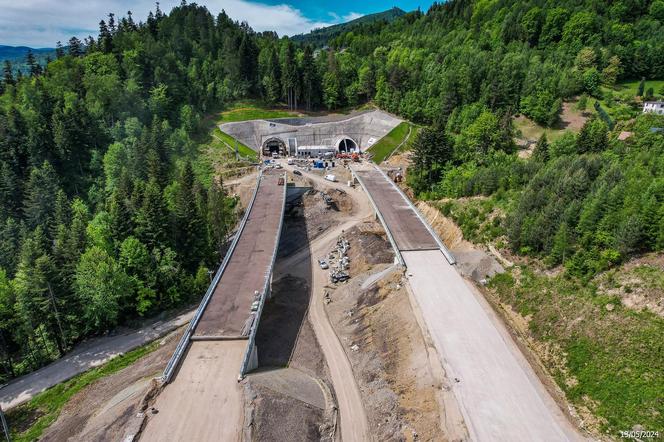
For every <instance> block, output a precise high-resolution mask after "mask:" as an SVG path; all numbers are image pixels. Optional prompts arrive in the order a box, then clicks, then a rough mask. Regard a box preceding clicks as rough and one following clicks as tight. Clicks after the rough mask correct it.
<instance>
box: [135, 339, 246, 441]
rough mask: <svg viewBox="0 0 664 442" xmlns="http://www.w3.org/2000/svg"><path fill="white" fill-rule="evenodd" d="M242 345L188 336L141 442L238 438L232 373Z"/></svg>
mask: <svg viewBox="0 0 664 442" xmlns="http://www.w3.org/2000/svg"><path fill="white" fill-rule="evenodd" d="M246 347H247V341H246V340H238V341H194V342H192V343H191V345H190V346H189V350H188V352H187V355H186V357H185V358H184V361H183V362H182V366H181V367H180V371H179V373H178V374H177V376H176V377H175V380H174V381H173V382H172V383H170V384H168V385H167V386H166V387H165V388H164V391H162V392H161V394H159V396H158V397H157V400H156V402H155V405H154V408H155V409H156V410H157V411H158V412H157V414H152V415H149V418H148V422H147V425H146V426H145V429H144V430H143V432H142V433H141V437H140V440H141V442H143V441H148V442H151V441H154V442H163V441H188V440H189V441H197V442H205V441H210V442H213V441H214V442H217V441H239V440H241V438H242V426H243V422H244V402H243V397H242V387H241V386H240V384H239V383H238V382H237V375H238V367H240V365H241V364H242V358H243V356H244V351H245V349H246ZM213 404H214V405H213ZM148 413H150V411H148Z"/></svg>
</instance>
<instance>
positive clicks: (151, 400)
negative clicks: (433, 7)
mask: <svg viewBox="0 0 664 442" xmlns="http://www.w3.org/2000/svg"><path fill="white" fill-rule="evenodd" d="M400 121H401V120H399V119H398V118H395V117H393V116H391V115H389V114H386V113H384V112H380V111H371V112H362V113H358V114H352V115H351V116H340V117H320V118H310V119H306V118H296V119H294V118H289V119H276V120H255V121H246V122H240V123H227V124H225V125H222V126H221V130H222V131H224V132H225V133H228V134H229V135H231V136H233V137H235V138H236V139H237V140H239V141H240V142H242V143H244V144H245V145H247V146H249V147H251V148H252V149H254V150H256V151H257V152H259V153H260V154H261V155H262V157H263V159H262V161H261V164H260V165H258V166H256V167H254V168H253V170H252V172H251V173H248V174H246V175H245V176H243V177H241V178H238V179H236V180H233V181H231V182H228V183H227V186H228V188H229V191H231V192H233V193H234V194H236V195H238V196H239V197H240V201H241V204H242V206H243V207H244V216H243V218H242V220H241V222H240V224H239V225H238V226H237V229H236V232H235V235H234V236H233V240H232V243H231V244H230V246H229V250H228V253H227V254H226V257H225V258H224V260H223V262H222V263H221V265H220V266H219V268H218V269H217V271H216V274H215V275H214V277H213V278H212V282H211V284H210V287H209V288H208V290H207V292H206V293H205V294H204V295H203V298H202V301H201V303H200V305H199V306H198V307H197V309H196V310H195V312H194V313H193V314H192V317H191V320H190V321H189V322H188V324H187V325H186V326H185V327H182V328H180V329H179V330H177V331H175V332H173V333H171V334H169V335H167V336H166V337H165V338H163V339H162V340H161V342H160V343H159V348H158V349H157V350H156V351H155V352H153V353H151V354H150V355H148V356H147V357H145V358H143V359H141V360H139V361H138V362H137V363H136V364H134V365H133V366H129V367H127V368H126V369H123V370H122V371H120V372H118V373H116V374H114V375H113V376H110V377H108V378H107V379H105V380H104V382H103V383H98V384H94V385H93V386H91V387H90V388H86V389H84V390H82V391H81V392H79V393H77V396H78V397H75V398H74V399H75V400H72V401H71V404H68V405H67V406H66V407H65V409H64V411H63V413H62V414H61V415H60V417H59V418H58V419H57V421H56V422H55V423H54V424H53V425H52V426H51V427H50V429H49V431H48V432H47V433H46V434H45V439H46V440H65V439H66V440H125V441H130V440H140V441H185V440H186V441H221V440H223V441H226V440H229V441H230V440H238V441H239V440H246V441H249V440H261V441H263V440H274V441H285V440H288V441H313V440H323V441H338V440H343V441H367V440H375V441H382V440H395V441H416V440H427V441H428V440H449V441H462V440H477V441H493V440H513V441H536V440H539V441H552V440H556V441H560V440H570V441H571V440H584V439H585V437H584V436H583V435H582V434H581V432H580V431H579V430H578V429H577V424H576V422H575V420H574V417H573V416H570V415H569V413H568V412H567V410H566V409H565V407H564V405H563V403H562V402H561V400H560V398H559V397H558V395H557V392H556V391H554V390H553V389H552V388H551V387H550V385H551V383H550V382H548V381H547V380H546V379H542V377H541V375H539V374H538V372H536V371H535V369H533V367H532V366H531V364H530V363H529V359H528V357H527V355H524V354H523V352H522V350H521V349H520V348H519V346H518V345H517V344H516V343H515V342H514V340H513V338H512V337H511V336H510V334H509V332H508V331H507V329H506V327H505V326H504V325H503V324H502V322H501V320H500V319H499V318H498V316H497V315H496V314H495V313H494V312H493V311H492V309H491V307H490V306H489V304H488V303H487V302H486V301H485V300H484V298H483V296H482V294H481V292H480V291H479V290H478V288H477V285H478V283H479V282H480V281H485V280H486V279H487V278H490V277H491V276H492V275H493V274H495V273H498V272H501V271H502V267H501V265H500V263H498V262H497V261H496V260H494V259H493V258H491V257H489V256H488V255H486V254H483V253H482V252H479V251H477V250H471V249H470V248H469V246H468V244H467V243H464V242H463V241H461V240H458V237H459V236H460V235H456V237H455V235H454V233H453V229H450V228H449V226H447V225H445V224H444V223H442V222H440V220H439V219H438V218H437V217H436V215H435V214H433V213H431V212H429V211H428V210H427V208H426V207H423V206H419V207H416V206H415V205H414V204H413V203H412V202H411V200H410V199H409V198H408V196H407V195H406V194H405V193H404V192H403V190H402V189H401V188H400V187H399V182H400V181H401V179H402V176H403V175H402V170H401V169H399V168H392V169H390V170H383V169H381V168H380V167H378V166H377V165H375V164H373V163H371V162H370V161H369V160H368V159H367V157H366V156H365V155H364V153H365V152H366V151H367V150H368V149H369V148H370V147H371V145H373V144H374V143H375V142H376V141H377V140H379V139H380V138H381V137H383V136H385V135H386V134H387V133H388V132H389V131H390V130H391V129H393V128H394V127H395V126H396V125H398V124H399V122H400ZM350 154H357V155H356V156H351V155H350ZM450 232H452V233H450ZM63 435H66V437H65V438H64V439H63V438H62V436H63Z"/></svg>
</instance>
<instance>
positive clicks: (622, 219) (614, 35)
mask: <svg viewBox="0 0 664 442" xmlns="http://www.w3.org/2000/svg"><path fill="white" fill-rule="evenodd" d="M330 44H331V46H332V47H333V48H335V49H336V50H337V52H336V54H335V55H334V56H333V55H331V53H330V54H329V55H328V65H327V69H326V71H325V72H324V73H323V82H322V101H323V103H324V104H325V105H327V106H329V107H337V106H344V105H354V104H356V103H358V102H361V101H363V100H365V99H367V98H369V99H371V98H373V100H374V101H375V102H376V103H377V104H378V105H380V106H381V107H382V108H384V109H387V110H389V111H392V112H394V113H397V114H399V115H402V116H404V117H406V118H408V119H410V120H413V121H416V122H420V123H424V124H428V125H430V126H431V129H427V130H424V131H422V132H421V134H420V137H419V140H418V141H419V142H416V143H415V146H416V149H415V154H416V155H415V165H414V166H415V167H414V171H415V173H411V174H410V184H411V186H412V187H413V188H414V189H415V191H416V192H417V193H418V194H419V196H420V197H422V198H425V199H438V198H442V197H455V198H457V197H467V196H475V195H484V196H490V195H497V196H498V197H499V198H502V200H503V205H505V206H506V207H505V209H506V210H507V212H508V216H507V218H506V219H505V222H504V223H502V226H501V225H496V226H495V228H494V229H493V234H494V235H499V234H500V233H501V232H506V234H507V237H508V239H509V242H510V245H511V247H512V249H513V250H514V251H516V252H520V253H524V254H532V255H535V256H541V257H546V259H547V261H548V262H549V263H550V264H552V265H553V264H558V263H565V264H566V265H567V266H568V267H569V268H570V270H572V271H573V272H574V273H576V274H578V275H588V274H590V275H592V274H594V273H596V272H598V271H600V270H602V269H606V268H608V267H610V266H611V265H613V264H616V263H618V262H620V261H621V260H623V259H625V258H627V257H629V256H631V255H632V254H634V253H638V252H644V251H649V250H661V249H662V248H664V209H662V206H663V205H664V188H663V187H662V179H663V177H664V164H663V163H662V158H663V157H662V152H663V151H662V149H663V147H664V137H662V135H661V134H658V133H651V132H650V128H651V127H664V121H662V120H663V119H662V118H659V117H654V116H651V117H646V116H639V115H640V114H641V107H642V105H641V100H642V99H644V98H656V97H658V96H662V95H664V90H653V88H651V87H648V83H649V80H655V79H662V78H664V2H662V1H661V0H655V1H646V0H644V1H636V0H635V1H618V2H594V1H586V2H576V1H522V2H511V1H498V0H494V1H485V0H480V1H469V0H457V1H450V2H446V3H443V4H434V5H433V6H432V7H431V9H430V10H429V11H428V12H427V13H426V14H421V13H419V12H414V13H410V14H408V15H406V16H405V17H402V18H400V19H398V20H396V21H394V22H393V23H391V24H382V25H381V29H380V30H378V31H377V30H376V29H371V30H369V31H368V32H361V29H356V30H354V31H353V32H348V33H346V34H343V35H340V36H338V37H336V38H334V39H333V40H332V41H331V42H330ZM641 78H643V79H644V80H645V81H642V83H641V85H640V86H639V90H638V91H636V92H635V93H633V94H632V95H631V96H629V94H628V93H619V92H615V91H614V88H615V87H616V85H617V84H618V83H619V82H621V81H624V80H628V79H637V81H638V79H641ZM658 84H659V83H658ZM621 94H622V95H621ZM579 96H582V97H583V100H587V99H588V98H590V99H593V100H594V101H595V102H596V104H595V110H594V111H593V113H594V116H592V117H591V118H590V120H589V121H588V122H587V123H586V125H585V126H584V127H583V129H582V130H581V132H580V134H579V135H578V136H574V134H572V133H568V134H566V135H565V136H563V137H562V138H561V139H557V140H555V141H551V142H550V141H549V140H546V139H545V138H544V139H542V140H540V143H539V145H538V147H536V149H535V154H534V156H533V158H531V159H530V160H526V159H522V158H519V157H518V156H517V155H516V154H515V153H516V146H515V144H514V135H515V129H514V126H513V122H512V117H513V116H514V115H517V114H525V115H526V116H527V117H529V118H530V119H532V120H534V121H535V122H537V123H539V124H540V125H542V126H555V125H556V124H558V122H559V116H560V113H561V109H562V104H563V101H564V100H574V99H576V97H579ZM605 107H606V109H605ZM637 116H638V119H637V122H636V123H634V122H630V119H631V118H634V117H637ZM622 129H629V130H632V131H634V133H635V136H634V137H632V138H631V139H629V140H628V141H627V142H626V143H625V142H622V141H617V140H616V138H617V135H618V133H619V132H620V130H622ZM506 198H507V200H506ZM508 202H509V204H508ZM499 221H500V219H497V220H496V223H498V222H499Z"/></svg>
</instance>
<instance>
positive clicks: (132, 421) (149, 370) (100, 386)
mask: <svg viewBox="0 0 664 442" xmlns="http://www.w3.org/2000/svg"><path fill="white" fill-rule="evenodd" d="M182 332H183V329H181V330H179V331H178V332H174V333H172V334H170V335H168V336H167V337H165V338H164V339H163V340H162V341H161V345H160V347H159V348H158V349H157V350H155V351H154V352H152V353H150V354H148V355H146V356H144V357H143V358H141V359H139V360H138V361H137V362H136V363H134V364H133V365H130V366H129V367H127V368H125V369H123V370H120V371H119V372H117V373H114V374H112V375H110V376H107V377H104V378H102V379H100V380H99V381H97V382H94V383H93V384H91V385H89V386H88V387H86V388H84V389H83V390H81V391H80V392H78V393H77V394H75V395H74V396H73V397H72V398H71V400H70V401H69V402H68V403H67V404H66V405H65V406H64V408H63V409H62V412H61V413H60V416H59V417H58V419H57V420H56V421H55V422H54V423H53V424H52V425H51V426H50V427H49V428H48V429H47V430H46V431H45V432H44V434H43V436H42V440H47V441H65V440H69V441H93V440H94V441H118V440H123V439H124V438H125V436H127V435H130V434H135V433H136V432H137V431H138V428H139V427H140V424H141V422H142V419H141V418H140V417H138V418H137V415H138V414H139V413H142V412H143V411H144V408H145V407H146V405H147V404H146V402H147V399H148V397H149V395H150V393H151V391H152V389H153V387H154V384H153V383H152V382H153V381H152V378H154V377H155V376H158V375H160V374H161V371H162V370H163V369H164V367H165V366H166V363H167V362H168V359H169V358H170V357H171V354H172V353H173V350H174V349H175V346H176V344H177V341H178V340H179V338H180V335H181V334H182ZM146 396H147V397H146Z"/></svg>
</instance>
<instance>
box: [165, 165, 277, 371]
mask: <svg viewBox="0 0 664 442" xmlns="http://www.w3.org/2000/svg"><path fill="white" fill-rule="evenodd" d="M285 178H286V176H285V174H284V173H283V172H279V171H277V170H274V169H268V170H265V171H261V172H260V173H259V176H258V179H257V184H256V189H255V191H254V195H253V197H252V200H251V202H250V203H249V207H248V208H247V211H246V213H245V217H244V218H243V220H242V222H241V224H240V228H239V229H238V232H237V234H236V236H235V239H234V241H233V243H232V244H231V246H230V249H229V250H228V253H227V255H226V257H225V258H224V261H223V262H222V264H221V266H220V267H219V269H218V270H217V273H216V275H215V277H214V279H213V281H212V283H211V284H210V287H209V288H208V290H207V292H206V294H205V296H204V297H203V300H202V301H201V304H200V306H199V307H198V310H197V311H196V314H195V315H194V317H193V318H192V320H191V323H190V324H189V327H188V328H187V330H186V332H185V334H184V336H183V337H182V339H181V341H180V343H179V344H178V347H177V348H176V351H175V353H174V354H173V357H172V358H171V360H170V361H169V363H168V366H167V367H166V370H165V371H164V375H163V380H164V381H165V382H166V383H168V382H170V381H171V379H172V378H173V376H174V374H175V373H176V371H177V368H178V366H179V365H180V363H181V362H182V360H183V359H184V358H185V357H186V354H187V350H188V347H189V345H190V343H191V342H195V341H234V340H246V341H247V342H246V351H245V354H244V358H243V360H242V361H241V363H240V364H238V366H237V370H238V373H239V374H240V376H243V375H244V374H245V373H246V372H247V371H250V370H251V369H253V368H255V367H256V362H257V354H256V351H257V350H256V345H255V342H254V337H255V334H256V330H257V328H258V323H259V321H260V317H261V313H262V311H263V306H264V304H265V301H266V299H267V298H268V297H269V296H270V283H271V280H272V268H273V265H274V260H275V258H276V252H277V246H278V244H279V238H280V234H281V227H282V223H283V214H284V207H285V201H286V187H287V186H286V179H285ZM280 179H282V180H283V181H282V185H279V180H280ZM255 301H258V308H257V309H256V308H254V309H253V310H254V311H252V304H253V303H254V302H255Z"/></svg>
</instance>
